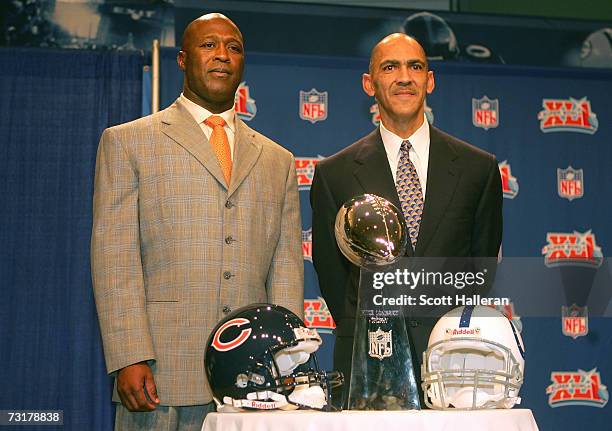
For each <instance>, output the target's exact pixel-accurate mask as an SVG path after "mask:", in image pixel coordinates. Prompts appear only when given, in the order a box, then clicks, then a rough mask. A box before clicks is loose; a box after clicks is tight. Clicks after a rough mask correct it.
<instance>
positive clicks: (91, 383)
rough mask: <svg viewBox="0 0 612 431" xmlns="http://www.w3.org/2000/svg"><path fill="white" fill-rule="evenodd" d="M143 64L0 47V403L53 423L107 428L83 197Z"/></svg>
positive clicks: (135, 106)
mask: <svg viewBox="0 0 612 431" xmlns="http://www.w3.org/2000/svg"><path fill="white" fill-rule="evenodd" d="M142 66H143V56H142V55H141V54H139V53H118V52H87V51H70V50H66V51H60V50H36V49H1V50H0V107H1V108H0V113H1V114H0V292H1V296H0V382H2V385H1V386H0V409H36V410H42V409H52V410H63V411H64V426H63V427H61V429H75V430H110V429H112V426H113V411H112V409H113V407H112V405H111V402H110V397H111V380H110V378H109V377H108V376H107V375H106V372H105V368H104V358H103V355H102V345H101V339H100V333H99V328H98V324H97V319H96V314H95V306H94V301H93V294H92V289H91V277H90V272H89V240H90V230H91V198H92V191H93V175H94V169H95V154H96V149H97V144H98V139H99V137H100V134H101V132H102V130H103V129H104V128H106V127H108V126H110V125H114V124H118V123H122V122H125V121H128V120H132V119H135V118H137V117H139V116H140V113H141V97H142V94H141V93H142V87H141V84H142ZM20 429H24V428H23V427H20ZM43 429H47V430H48V429H50V428H49V427H44V428H43Z"/></svg>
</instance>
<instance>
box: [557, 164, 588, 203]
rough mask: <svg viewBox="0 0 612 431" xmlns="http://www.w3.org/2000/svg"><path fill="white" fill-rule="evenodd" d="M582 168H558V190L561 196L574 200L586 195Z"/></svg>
mask: <svg viewBox="0 0 612 431" xmlns="http://www.w3.org/2000/svg"><path fill="white" fill-rule="evenodd" d="M582 179H583V171H582V169H574V168H572V167H571V166H568V167H567V169H557V191H558V193H559V196H561V197H562V198H565V199H569V200H570V201H572V200H573V199H578V198H581V197H582V196H583V195H584V182H583V180H582Z"/></svg>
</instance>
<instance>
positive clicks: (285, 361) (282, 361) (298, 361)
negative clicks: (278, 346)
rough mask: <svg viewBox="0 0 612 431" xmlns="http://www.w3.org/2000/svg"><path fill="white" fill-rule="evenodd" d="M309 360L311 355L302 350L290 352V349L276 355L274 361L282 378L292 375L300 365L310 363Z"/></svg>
mask: <svg viewBox="0 0 612 431" xmlns="http://www.w3.org/2000/svg"><path fill="white" fill-rule="evenodd" d="M308 359H310V353H307V352H304V351H301V350H298V351H289V350H288V349H283V350H281V351H280V352H278V353H276V354H275V355H274V360H275V361H276V365H277V367H278V371H279V372H280V375H281V376H287V375H289V374H291V372H292V371H293V370H295V369H296V368H297V367H298V365H302V364H303V363H305V362H306V361H308Z"/></svg>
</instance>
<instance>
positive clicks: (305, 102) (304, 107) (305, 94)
mask: <svg viewBox="0 0 612 431" xmlns="http://www.w3.org/2000/svg"><path fill="white" fill-rule="evenodd" d="M300 118H301V119H302V120H306V121H310V122H311V123H313V124H314V123H316V122H317V121H323V120H325V119H326V118H327V91H322V92H319V91H317V90H315V89H314V88H313V89H312V90H310V91H302V90H300Z"/></svg>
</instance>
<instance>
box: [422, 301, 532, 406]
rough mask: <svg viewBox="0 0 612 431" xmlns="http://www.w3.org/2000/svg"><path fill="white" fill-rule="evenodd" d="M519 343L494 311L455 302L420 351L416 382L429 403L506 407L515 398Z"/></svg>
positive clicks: (521, 366)
mask: <svg viewBox="0 0 612 431" xmlns="http://www.w3.org/2000/svg"><path fill="white" fill-rule="evenodd" d="M524 370H525V347H524V345H523V340H522V339H521V335H520V333H519V331H518V330H517V329H516V327H515V326H514V323H513V322H512V321H510V320H509V319H508V318H507V317H506V316H504V315H503V314H502V313H500V312H499V311H497V310H495V309H493V308H490V307H485V306H466V307H458V308H455V309H454V310H451V311H449V312H448V313H446V314H445V315H444V316H442V317H441V318H440V319H439V320H438V322H437V323H436V325H435V326H434V328H433V330H432V331H431V335H430V337H429V345H428V348H427V350H426V351H425V353H423V364H422V372H421V378H422V384H421V385H422V387H423V391H424V394H425V403H426V404H427V405H428V406H429V407H430V408H433V409H442V410H445V409H449V408H454V409H463V410H474V409H493V408H507V409H509V408H512V407H513V406H514V405H515V404H518V403H520V400H521V399H520V398H519V396H518V393H519V390H520V388H521V385H522V384H523V372H524Z"/></svg>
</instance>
